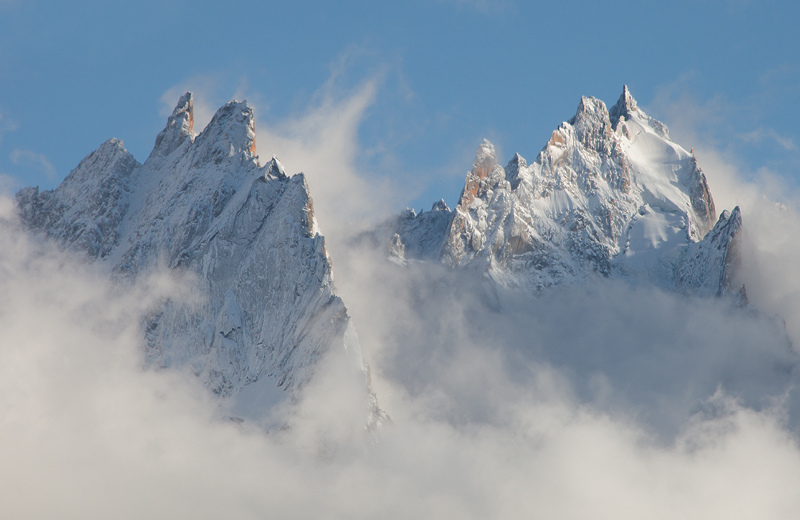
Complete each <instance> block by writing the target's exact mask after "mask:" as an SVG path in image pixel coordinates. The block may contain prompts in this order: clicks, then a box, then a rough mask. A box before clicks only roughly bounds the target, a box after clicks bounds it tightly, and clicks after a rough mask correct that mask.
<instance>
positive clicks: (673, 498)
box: [0, 199, 800, 520]
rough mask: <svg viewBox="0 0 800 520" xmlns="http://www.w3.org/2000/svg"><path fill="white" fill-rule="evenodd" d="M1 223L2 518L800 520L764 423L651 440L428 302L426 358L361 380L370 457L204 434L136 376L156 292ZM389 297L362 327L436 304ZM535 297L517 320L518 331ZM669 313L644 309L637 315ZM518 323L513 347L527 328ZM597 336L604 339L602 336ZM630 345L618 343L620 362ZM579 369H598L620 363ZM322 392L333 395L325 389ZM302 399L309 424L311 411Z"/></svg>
mask: <svg viewBox="0 0 800 520" xmlns="http://www.w3.org/2000/svg"><path fill="white" fill-rule="evenodd" d="M12 212H13V209H12V203H11V201H10V200H8V199H0V215H2V217H3V220H2V227H3V229H2V231H3V232H2V233H0V290H2V293H3V294H4V298H3V300H2V301H0V330H3V342H2V348H0V411H2V413H0V436H1V437H2V439H3V443H2V444H0V462H2V465H3V467H4V468H6V470H7V471H4V472H0V486H2V488H3V489H4V490H5V494H4V496H5V497H6V498H5V499H4V503H3V508H4V513H5V514H7V515H8V516H10V517H14V518H54V517H59V518H63V517H76V518H84V519H89V520H91V519H93V518H109V517H113V518H121V519H126V518H142V517H147V518H174V517H191V518H198V519H203V518H220V517H225V518H239V519H248V518H265V517H291V518H320V517H325V518H348V519H353V518H441V519H448V518H459V519H470V518H476V519H477V518H481V519H485V518H503V519H514V518H531V517H532V516H534V517H535V516H539V515H541V516H543V517H547V518H585V517H592V518H598V517H600V518H602V517H613V518H619V519H623V520H624V519H628V518H643V517H646V518H654V519H660V518H675V517H680V518H687V519H693V518H696V519H701V518H702V519H705V518H733V519H736V518H771V519H783V518H786V519H789V518H793V517H794V515H795V514H796V511H797V507H798V506H800V499H798V496H797V492H796V490H797V488H798V485H800V471H798V468H800V452H799V451H798V449H797V446H796V444H795V440H794V438H793V437H792V436H791V435H790V434H789V433H788V432H787V431H786V430H785V429H784V428H783V426H782V423H781V419H780V416H779V415H777V414H776V412H773V411H771V410H766V411H763V412H756V411H754V410H752V409H749V408H747V407H744V406H742V405H740V404H738V403H737V402H735V401H733V400H732V399H731V398H730V397H727V396H726V395H725V394H724V393H717V394H715V395H713V396H712V397H711V398H710V400H709V401H707V402H706V409H705V410H704V411H703V412H702V413H700V414H697V415H694V416H693V417H692V418H691V420H690V421H689V422H688V423H686V424H684V426H683V427H682V428H681V431H680V432H679V434H678V435H677V436H676V438H675V441H674V442H672V443H666V444H663V443H659V442H654V441H653V439H652V438H651V437H650V436H649V434H647V433H646V432H645V431H643V430H642V429H641V428H640V427H639V426H638V425H637V422H636V418H635V416H625V415H624V414H621V413H619V412H613V413H612V412H611V411H609V410H607V409H604V408H603V407H602V406H600V404H598V403H592V401H591V400H589V401H586V400H584V399H583V398H581V397H580V396H579V395H578V394H579V392H576V391H573V390H571V386H572V385H573V384H574V380H573V379H574V378H573V375H571V374H570V373H569V371H568V370H562V369H559V368H557V367H555V366H553V365H550V366H548V365H547V364H543V363H537V362H534V361H533V360H532V359H531V356H532V355H533V353H532V352H528V353H525V352H520V351H519V349H518V351H516V352H515V351H514V350H512V351H505V352H504V350H503V349H504V347H507V346H508V345H509V344H510V343H512V342H513V341H516V340H517V338H516V337H515V336H514V333H511V334H506V333H500V334H498V331H500V330H501V329H502V326H506V325H509V324H513V323H514V320H507V321H504V322H502V323H501V324H498V325H497V326H496V327H495V328H490V329H487V330H486V331H485V334H483V335H478V336H471V333H473V332H475V331H480V326H481V325H483V324H486V323H488V322H490V321H491V318H492V311H491V310H488V311H487V312H486V316H485V318H484V319H482V320H479V322H478V323H476V324H474V325H473V326H471V327H469V326H468V323H465V322H464V318H465V317H467V316H468V315H469V313H470V312H471V310H470V308H469V307H470V305H475V304H476V303H477V302H475V301H473V302H472V304H470V303H469V302H467V301H461V302H459V301H458V300H455V301H452V300H447V299H443V300H439V302H438V307H439V309H438V311H437V312H435V313H433V314H432V315H430V317H429V318H428V319H423V321H421V322H419V323H418V324H419V326H420V327H422V328H423V329H424V332H427V333H429V332H433V334H431V337H430V339H428V340H426V341H425V342H424V343H420V344H409V343H406V342H405V341H404V339H408V336H407V335H406V336H397V337H395V338H392V337H391V336H388V335H387V336H384V339H385V340H386V344H384V345H383V348H384V349H385V350H384V352H383V356H384V358H385V359H386V358H387V357H395V358H397V357H401V358H404V359H403V360H401V361H402V362H401V363H400V364H399V365H397V366H395V367H394V368H391V367H387V366H383V367H381V368H382V370H379V372H382V373H383V375H381V376H379V377H380V379H381V384H380V386H381V388H382V391H383V395H384V398H385V402H386V403H385V404H386V405H387V407H388V408H390V410H391V412H392V416H393V422H392V423H390V424H387V425H386V426H385V427H384V428H383V429H382V431H381V433H380V436H379V440H378V442H377V443H375V444H366V445H365V444H363V443H362V439H361V437H360V436H357V435H356V436H352V432H350V431H348V430H347V429H344V430H343V431H340V432H332V433H333V435H334V437H336V438H338V442H339V445H338V446H337V448H338V449H334V450H333V451H331V450H325V449H324V448H325V446H320V445H314V444H313V442H314V439H317V438H318V437H314V436H311V437H309V436H308V435H306V433H307V432H308V429H313V428H314V427H315V425H314V421H313V418H309V416H308V415H306V416H304V417H300V419H301V420H298V421H295V422H294V423H293V426H292V428H291V429H289V430H288V431H285V432H282V433H278V434H276V435H264V434H262V433H259V432H254V431H249V430H248V429H247V428H246V427H245V428H243V427H241V426H237V425H235V424H232V423H229V422H225V421H221V420H220V419H219V418H218V417H219V413H218V411H217V410H216V408H215V405H214V404H213V403H212V402H211V401H210V400H209V399H208V398H207V397H206V396H205V394H204V393H203V391H202V389H200V388H198V387H197V385H196V384H195V383H194V382H193V381H192V380H191V379H186V378H184V376H183V375H182V374H176V373H171V372H168V371H159V372H154V371H149V370H145V369H142V368H141V365H140V363H141V356H140V354H139V350H138V349H139V348H140V345H139V339H138V338H139V331H138V316H139V315H140V314H141V313H142V312H144V311H145V310H146V309H147V306H148V304H149V303H150V302H152V301H153V297H154V296H156V297H157V296H158V294H159V293H158V291H156V294H155V295H154V294H153V288H154V287H155V288H161V287H164V286H163V284H162V283H158V284H156V285H155V286H153V285H151V286H149V287H137V288H133V290H128V291H120V290H119V289H118V288H114V287H112V286H109V285H107V284H104V283H103V282H102V278H101V277H98V273H97V272H96V267H95V266H92V265H86V264H83V263H80V262H78V261H76V260H75V259H73V258H69V257H67V256H65V255H63V254H62V253H57V252H55V251H53V250H50V249H48V248H43V247H41V246H40V245H37V244H36V243H33V242H31V241H29V240H28V239H26V238H25V237H24V236H22V235H21V234H20V233H19V232H18V231H16V230H15V229H14V226H13V223H10V222H9V219H12V217H11V214H12ZM380 265H381V264H375V265H373V268H374V269H375V270H376V271H375V273H374V274H376V275H377V274H380V273H379V270H380V269H381V267H380ZM442 273H446V271H442ZM442 273H435V272H434V273H430V274H431V276H434V277H440V276H441V274H442ZM365 274H369V273H365ZM412 276H414V277H416V276H418V275H417V274H412ZM445 276H449V275H445ZM369 281H373V279H372V277H371V276H370V278H369ZM404 281H408V280H404V279H403V277H402V276H401V277H400V279H397V280H394V281H393V280H391V279H385V280H384V282H385V285H383V286H375V287H372V288H369V291H371V292H372V293H373V294H376V295H378V296H380V292H381V290H382V289H387V288H394V287H395V286H398V287H401V288H402V287H404V286H403V282H404ZM417 281H418V282H425V280H424V279H423V280H417ZM405 287H407V291H408V295H409V297H408V298H407V297H406V296H405V294H406V293H404V292H400V293H394V294H384V295H382V296H380V297H379V298H377V299H375V300H374V306H375V311H374V312H373V313H371V314H370V315H369V317H374V316H377V317H379V323H378V324H376V325H375V327H377V328H381V329H382V330H383V332H384V333H389V332H396V331H398V330H401V329H402V328H403V326H404V325H405V324H404V323H403V320H404V319H405V318H407V317H409V316H416V315H421V316H423V317H424V315H425V312H426V311H430V310H431V309H435V308H436V307H437V302H436V301H434V300H427V301H426V302H425V305H424V306H423V308H416V309H415V308H414V304H415V302H414V300H413V294H411V293H413V291H414V290H420V289H421V288H423V287H430V285H429V284H423V285H411V286H405ZM165 290H169V287H167V288H166V289H165ZM162 294H163V293H162ZM631 295H633V296H634V297H636V295H637V293H636V292H635V291H627V290H625V289H624V288H616V289H613V290H612V294H611V295H610V296H609V295H607V294H605V293H604V292H602V291H599V292H598V293H595V294H593V295H592V294H590V295H589V298H588V301H587V303H584V304H583V308H581V307H580V306H579V307H578V308H577V309H575V314H574V315H570V314H569V309H570V308H571V307H570V306H569V305H568V304H569V303H570V302H574V301H575V300H574V298H570V297H566V296H565V297H563V298H555V300H554V302H555V304H556V305H555V306H553V307H552V308H553V310H552V311H551V312H550V314H548V315H545V316H539V319H538V321H537V324H538V326H540V327H545V330H546V328H547V319H548V318H551V317H554V316H558V315H559V314H563V315H562V316H561V317H560V318H558V320H557V323H556V324H557V325H563V323H578V324H582V325H583V324H585V323H583V322H581V321H580V320H579V321H577V322H576V321H574V320H575V318H580V317H581V316H584V317H586V318H589V319H590V320H591V321H592V322H593V323H600V322H602V320H603V319H604V318H609V317H613V316H614V315H615V314H619V315H620V316H618V317H617V318H615V319H617V320H622V319H623V317H624V313H625V312H628V311H630V310H631V309H635V308H636V307H637V306H639V304H640V303H641V301H640V300H636V299H633V300H631V301H629V302H628V303H627V304H624V303H625V302H624V300H622V299H621V297H622V296H631ZM392 296H394V298H392ZM639 296H645V295H641V294H640V295H639ZM665 299H666V302H665V301H663V300H665ZM598 300H599V301H598ZM554 302H553V301H546V302H541V303H540V304H536V306H535V307H534V308H532V309H530V311H531V313H530V314H528V313H526V312H524V309H518V310H517V312H516V315H517V316H532V317H534V318H536V316H537V313H538V312H540V311H542V310H544V309H545V308H546V307H547V306H548V304H552V303H554ZM591 302H594V303H606V304H607V303H608V302H615V303H622V304H623V308H621V309H620V308H612V307H611V306H608V305H606V306H603V307H597V308H596V309H595V310H596V311H597V312H598V313H599V315H598V316H596V317H594V318H592V317H591V316H586V315H585V310H586V308H593V307H592V306H591V305H590V303H591ZM678 303H680V300H678V299H676V300H674V301H673V300H671V299H670V298H669V297H666V296H662V297H661V301H659V302H656V304H655V306H654V308H653V312H652V315H653V316H656V315H657V314H658V313H657V312H656V310H657V309H658V308H662V309H667V310H670V305H674V304H675V305H676V304H678ZM691 305H692V306H694V308H692V309H690V310H689V311H687V312H681V310H680V309H676V308H671V311H670V312H671V313H672V314H674V316H673V317H668V318H667V320H666V322H665V323H664V324H662V325H678V323H679V318H685V317H687V316H689V315H691V314H692V312H694V311H698V310H699V311H702V312H708V313H709V315H710V316H712V317H714V319H724V318H722V315H721V313H720V312H719V311H718V310H714V309H713V308H712V309H710V310H709V309H705V310H703V309H704V306H703V305H702V304H697V303H694V304H691ZM712 307H713V306H712ZM361 310H362V309H361V308H358V311H359V312H361ZM473 310H476V311H477V310H479V308H478V307H477V306H475V307H474V309H473ZM387 311H397V314H394V315H387V314H384V313H386V312H387ZM690 311H691V312H690ZM512 314H513V313H512ZM701 318H702V316H697V317H696V320H697V321H698V322H699V321H701ZM733 321H735V320H732V325H734V327H736V324H735V323H733ZM392 323H394V324H393V326H388V325H389V324H392ZM465 325H467V326H468V327H467V328H466V329H464V328H462V327H464V326H465ZM522 325H523V326H522V327H521V328H519V327H517V331H516V332H517V333H520V332H524V331H526V330H528V331H529V330H530V327H529V326H528V325H529V324H528V323H525V322H522ZM437 327H438V328H439V329H440V330H438V331H436V328H437ZM534 328H536V327H534ZM645 328H646V327H644V326H642V327H637V330H640V331H641V330H644V329H645ZM736 330H741V327H740V328H735V330H734V331H731V332H730V333H728V334H727V335H725V338H730V337H733V336H734V335H735V334H734V332H735V331H736ZM715 331H717V329H716V327H710V328H709V330H708V331H707V334H704V333H703V332H702V331H699V330H694V331H693V332H689V336H690V337H691V336H694V337H697V338H706V337H712V336H713V333H714V332H715ZM419 332H420V334H417V335H415V334H412V336H416V337H422V334H421V332H422V331H419ZM601 332H602V333H603V334H605V335H606V337H614V334H613V333H614V331H613V330H612V329H611V328H609V330H607V331H601ZM634 336H635V334H634ZM574 337H575V335H574V334H573V338H574ZM486 338H492V341H493V342H492V343H489V344H487V343H484V340H485V339H486ZM533 339H535V338H534V337H531V338H529V340H533ZM546 339H548V340H549V339H551V338H550V337H547V338H546ZM635 339H636V338H635V337H631V338H629V339H625V337H622V341H623V342H625V343H627V344H628V345H629V346H631V347H633V346H635ZM495 340H497V342H496V343H495V342H494V341H495ZM674 341H675V342H676V343H677V342H678V341H679V340H677V339H676V340H674ZM523 346H524V345H520V348H522V347H523ZM556 346H557V345H554V347H556ZM561 346H564V343H563V342H562V344H561ZM641 346H642V347H645V348H647V347H648V345H641ZM517 354H524V355H523V357H518V356H517ZM665 354H666V358H667V359H672V360H674V359H677V358H678V354H680V353H675V355H674V356H673V355H672V354H670V353H669V352H666V353H665ZM420 355H421V356H420ZM416 356H420V357H419V358H418V359H416V360H415V359H414V357H416ZM597 359H598V362H599V364H598V368H600V369H602V368H604V367H605V368H607V367H609V366H611V365H612V364H613V363H615V362H616V361H619V359H607V360H603V359H602V358H597ZM744 361H746V360H743V361H742V362H744ZM376 375H377V374H376ZM675 375H677V376H678V377H684V376H682V375H681V374H675ZM690 380H691V379H690ZM623 382H624V379H618V380H615V381H613V382H612V383H613V384H615V385H616V384H621V383H623ZM635 384H637V385H638V384H639V383H635ZM330 385H332V386H330ZM416 385H419V386H416ZM322 386H323V388H324V389H325V390H326V391H331V390H332V391H334V393H337V394H341V393H342V392H345V393H346V391H347V390H346V389H343V388H339V387H337V385H336V381H335V380H328V381H327V382H325V383H324V384H323V385H322ZM317 397H319V395H318V396H317ZM668 397H670V396H669V395H668ZM671 397H673V398H675V399H678V400H680V399H681V396H680V395H677V396H671ZM307 404H308V407H307V408H305V412H304V413H306V414H309V413H311V414H313V413H316V411H315V408H317V407H322V403H321V402H318V401H316V400H312V402H309V403H307ZM329 433H331V432H329ZM348 436H352V440H351V441H350V443H349V445H348V441H347V439H348V438H349V437H348ZM308 439H311V440H312V442H311V443H309V442H307V440H308ZM9 469H10V470H9Z"/></svg>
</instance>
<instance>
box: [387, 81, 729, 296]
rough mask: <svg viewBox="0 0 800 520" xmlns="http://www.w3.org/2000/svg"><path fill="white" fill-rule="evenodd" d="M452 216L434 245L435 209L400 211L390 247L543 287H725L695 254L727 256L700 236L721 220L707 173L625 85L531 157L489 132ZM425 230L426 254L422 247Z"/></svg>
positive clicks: (590, 101)
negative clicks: (503, 156) (506, 148)
mask: <svg viewBox="0 0 800 520" xmlns="http://www.w3.org/2000/svg"><path fill="white" fill-rule="evenodd" d="M736 215H737V218H740V217H739V216H738V215H739V213H738V211H736ZM448 217H449V223H448V224H447V230H446V232H445V233H444V234H443V235H441V236H442V239H441V242H440V247H439V252H438V255H433V254H431V253H430V251H431V250H433V249H435V247H434V246H433V245H432V242H433V241H434V240H436V239H437V237H439V236H440V233H439V231H438V229H439V224H437V225H427V224H426V222H427V220H432V217H431V215H430V214H428V213H425V212H423V213H420V214H419V215H416V214H413V215H411V214H404V215H402V216H401V217H400V218H399V219H398V221H397V224H396V226H395V234H394V235H391V236H392V238H391V245H390V250H391V255H392V256H394V257H395V258H398V259H400V260H401V261H402V260H408V259H413V258H414V257H415V256H416V257H418V258H431V257H433V256H438V259H439V260H440V261H441V262H443V263H445V264H447V265H449V266H452V267H460V268H469V269H474V270H477V271H479V272H483V273H484V274H485V275H486V276H488V277H489V278H491V279H493V280H495V281H496V282H498V283H500V284H501V285H506V286H521V287H526V288H529V289H532V290H535V291H538V290H541V289H542V288H544V287H548V286H552V285H556V284H561V283H578V282H580V281H582V280H585V279H587V278H589V277H593V276H598V275H600V276H606V277H608V276H615V277H625V278H627V279H631V280H641V281H643V282H647V283H655V284H656V285H659V286H663V287H670V288H676V289H679V290H689V288H690V287H691V288H692V292H704V291H705V292H709V293H713V294H716V293H717V292H718V289H719V283H720V282H719V279H718V277H716V278H715V276H716V275H714V274H712V271H713V269H701V268H700V267H699V266H698V265H697V264H698V263H702V261H701V260H698V259H697V258H699V257H698V255H700V256H702V257H703V258H704V259H705V260H703V261H708V262H712V261H718V260H719V261H724V260H722V259H718V258H716V257H713V255H709V254H707V253H706V251H710V249H709V247H711V246H710V245H709V244H710V243H711V242H713V241H715V240H716V241H719V238H714V237H718V235H716V234H713V236H712V234H709V237H708V239H707V240H703V237H704V236H706V233H708V232H709V231H710V230H711V229H712V227H714V223H715V221H716V209H715V206H714V201H713V198H712V197H711V192H710V190H709V187H708V183H707V181H706V178H705V175H704V174H703V171H702V169H701V168H700V167H699V165H698V164H697V160H696V159H695V157H694V155H693V154H692V153H691V152H687V151H686V150H685V149H683V148H682V147H681V146H679V145H677V144H675V143H673V142H672V141H671V140H670V138H669V131H668V129H667V127H666V126H665V125H664V124H663V123H661V122H659V121H656V120H655V119H653V118H651V117H649V116H648V115H647V114H645V113H644V112H643V111H642V110H641V109H640V108H639V107H638V106H637V104H636V101H635V100H634V99H633V97H632V96H631V94H630V91H629V90H628V88H627V87H624V88H623V92H622V95H621V96H620V98H619V100H618V102H617V103H616V104H615V105H614V106H613V107H612V108H611V109H610V110H608V109H607V108H606V105H605V103H603V102H602V101H600V100H598V99H595V98H591V97H583V98H581V100H580V103H579V105H578V109H577V112H576V114H575V116H574V117H572V118H571V119H570V120H569V121H568V122H565V123H563V124H562V125H561V126H559V127H558V128H557V129H556V130H555V131H553V134H552V137H551V138H550V140H549V141H548V143H547V144H546V145H545V147H544V148H543V149H542V151H541V152H540V153H539V155H538V156H537V157H536V160H535V161H534V162H533V163H532V164H530V165H529V164H528V163H527V161H526V160H525V159H524V158H523V157H522V156H520V155H519V154H515V156H514V157H513V158H512V159H511V161H509V162H508V164H507V165H506V166H505V167H503V166H501V165H500V164H499V163H498V160H497V157H496V154H495V150H494V146H493V145H492V144H491V143H490V142H489V141H486V140H484V141H483V143H481V145H480V146H479V147H478V151H477V153H476V158H475V162H474V164H473V166H472V169H471V170H470V171H469V172H468V173H467V176H466V180H465V182H464V188H463V190H462V192H461V195H460V197H459V201H458V204H457V206H456V208H455V209H454V210H453V211H452V212H449V215H448ZM444 218H445V216H444V214H442V215H439V216H438V217H437V219H436V222H437V223H438V222H440V221H441V220H443V219H444ZM724 218H725V219H727V218H728V215H727V213H726V214H724ZM721 222H722V220H721ZM720 225H721V224H717V226H718V227H719V226H720ZM733 228H734V227H730V229H733ZM715 229H716V228H715ZM726 229H727V228H726ZM735 229H736V230H735V231H734V232H733V235H736V233H738V229H739V227H736V228H735ZM412 231H413V232H412ZM420 236H424V237H425V239H424V240H425V241H427V244H428V245H427V246H426V249H425V251H426V253H425V254H419V253H418V251H419V248H417V247H414V246H413V244H417V243H420V242H421V240H422V239H421V238H419V237H420ZM698 243H699V245H698V246H697V247H690V246H692V245H694V244H698ZM714 243H715V244H716V242H714ZM726 244H727V242H726ZM726 247H727V246H726ZM698 251H702V253H701V252H698ZM723 256H724V255H723ZM728 271H730V269H728ZM689 272H692V273H694V274H693V275H689V274H688V273H689ZM690 280H691V281H690ZM700 288H702V290H700Z"/></svg>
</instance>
